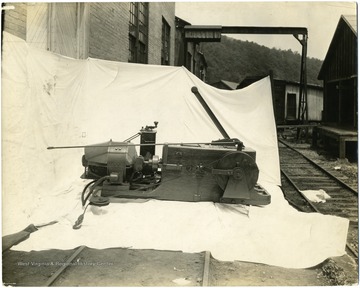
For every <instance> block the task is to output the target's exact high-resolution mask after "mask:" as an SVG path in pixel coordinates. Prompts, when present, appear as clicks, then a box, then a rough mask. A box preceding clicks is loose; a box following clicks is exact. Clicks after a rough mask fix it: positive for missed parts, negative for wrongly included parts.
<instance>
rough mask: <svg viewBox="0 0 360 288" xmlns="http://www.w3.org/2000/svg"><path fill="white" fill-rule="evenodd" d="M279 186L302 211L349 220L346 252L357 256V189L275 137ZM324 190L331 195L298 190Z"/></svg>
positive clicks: (292, 203) (286, 196)
mask: <svg viewBox="0 0 360 288" xmlns="http://www.w3.org/2000/svg"><path fill="white" fill-rule="evenodd" d="M279 154H280V168H281V178H282V187H283V192H284V195H285V198H286V199H287V200H288V201H289V203H290V204H291V205H292V206H294V207H295V208H297V209H298V210H301V211H303V212H314V211H316V212H318V213H322V214H326V215H334V216H339V217H343V218H347V219H349V221H350V225H349V232H348V238H347V245H346V248H347V253H348V254H349V255H350V256H352V257H353V258H355V259H358V231H359V228H358V222H359V221H358V191H357V189H355V188H354V187H353V186H352V185H351V184H349V183H346V182H345V181H344V179H342V178H341V177H339V176H337V175H334V173H333V172H331V171H328V169H326V168H324V167H322V166H319V165H318V164H317V163H315V162H314V161H312V160H311V159H310V158H308V157H306V156H305V155H303V154H302V153H301V152H300V151H299V150H297V149H295V148H293V147H291V146H290V145H288V144H286V143H285V142H283V141H281V140H279ZM320 189H322V190H324V191H325V192H326V193H327V194H328V195H329V196H330V197H331V198H330V199H326V202H324V203H315V202H311V201H309V199H308V198H306V196H304V195H303V194H302V193H301V192H300V191H304V190H320Z"/></svg>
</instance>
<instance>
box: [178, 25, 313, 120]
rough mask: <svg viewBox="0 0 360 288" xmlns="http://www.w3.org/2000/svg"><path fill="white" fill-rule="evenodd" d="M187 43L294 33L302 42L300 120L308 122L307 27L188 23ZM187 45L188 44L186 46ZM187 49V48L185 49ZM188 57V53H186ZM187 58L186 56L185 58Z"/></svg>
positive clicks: (186, 28)
mask: <svg viewBox="0 0 360 288" xmlns="http://www.w3.org/2000/svg"><path fill="white" fill-rule="evenodd" d="M184 30H185V43H187V42H214V41H220V40H221V34H282V35H286V34H287V35H293V36H294V37H295V38H296V39H297V40H298V41H299V43H300V44H301V46H302V52H301V65H300V87H299V88H300V91H299V102H298V103H299V106H298V117H297V118H298V119H297V120H298V122H299V124H304V123H307V122H308V107H307V106H308V99H307V98H308V97H307V68H306V59H307V55H306V54H307V41H308V31H307V28H305V27H258V26H207V25H206V26H203V25H186V26H185V27H184ZM185 47H186V46H185ZM185 50H186V49H185ZM185 57H186V55H185ZM185 59H186V58H185Z"/></svg>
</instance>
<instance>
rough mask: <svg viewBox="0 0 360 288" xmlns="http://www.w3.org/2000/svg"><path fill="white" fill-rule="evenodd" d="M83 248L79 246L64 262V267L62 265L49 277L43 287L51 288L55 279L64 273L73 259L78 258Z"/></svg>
mask: <svg viewBox="0 0 360 288" xmlns="http://www.w3.org/2000/svg"><path fill="white" fill-rule="evenodd" d="M84 248H85V246H80V247H79V248H78V249H76V251H75V252H74V253H73V254H72V255H71V256H70V257H69V258H68V260H66V262H65V265H62V266H61V267H60V268H59V269H58V270H57V271H56V272H55V273H54V274H53V275H52V276H51V277H50V279H48V281H46V283H45V285H44V286H51V285H52V284H53V283H54V282H55V281H56V279H57V278H59V276H60V275H61V273H63V272H64V270H65V269H66V268H67V267H68V266H70V263H71V262H72V261H73V260H74V259H75V257H76V256H78V255H79V254H80V253H81V252H82V251H83V250H84Z"/></svg>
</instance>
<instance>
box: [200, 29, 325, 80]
mask: <svg viewBox="0 0 360 288" xmlns="http://www.w3.org/2000/svg"><path fill="white" fill-rule="evenodd" d="M201 45H202V46H201V47H202V52H203V53H204V55H205V58H206V62H207V64H208V70H207V80H206V82H207V83H210V84H211V83H214V82H217V81H219V80H227V81H232V82H240V81H242V80H243V79H244V78H245V77H246V76H262V75H269V71H270V70H272V71H273V75H274V78H276V79H282V80H289V81H297V82H298V81H300V64H301V55H300V54H299V53H297V52H293V51H291V50H279V49H275V48H272V49H271V48H268V47H265V46H261V45H259V44H256V43H254V42H249V41H241V40H237V39H233V38H230V37H226V36H222V37H221V42H215V43H214V42H210V43H209V42H208V43H202V44H201ZM299 45H300V44H299ZM321 65H322V61H321V60H319V59H315V58H308V59H307V82H308V83H309V84H320V85H322V81H319V80H317V76H318V74H319V71H320V68H321Z"/></svg>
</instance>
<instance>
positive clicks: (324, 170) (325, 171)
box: [278, 139, 359, 196]
mask: <svg viewBox="0 0 360 288" xmlns="http://www.w3.org/2000/svg"><path fill="white" fill-rule="evenodd" d="M278 141H279V142H280V143H281V144H283V145H285V146H286V147H287V148H289V149H291V150H293V151H295V152H297V153H299V154H300V155H301V156H302V157H304V158H305V159H306V160H308V161H309V162H310V163H311V164H313V165H314V166H315V167H316V168H319V169H320V170H321V171H322V172H324V173H325V174H327V175H328V176H330V177H331V178H333V180H335V181H336V182H338V183H339V184H340V185H341V186H343V187H344V188H346V189H349V190H350V191H351V192H352V193H354V194H355V195H356V196H358V195H359V193H358V191H357V190H355V189H354V188H352V187H351V186H349V185H348V184H347V183H345V182H344V181H342V180H341V179H339V178H338V177H336V176H335V175H334V174H332V173H331V172H330V171H328V170H327V169H325V168H323V167H321V166H320V165H319V164H317V163H316V162H314V161H313V160H312V159H310V158H309V157H307V156H305V155H304V154H302V153H301V152H300V151H299V150H298V149H296V148H294V147H291V146H290V145H289V144H287V143H285V142H284V141H282V140H281V139H278Z"/></svg>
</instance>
